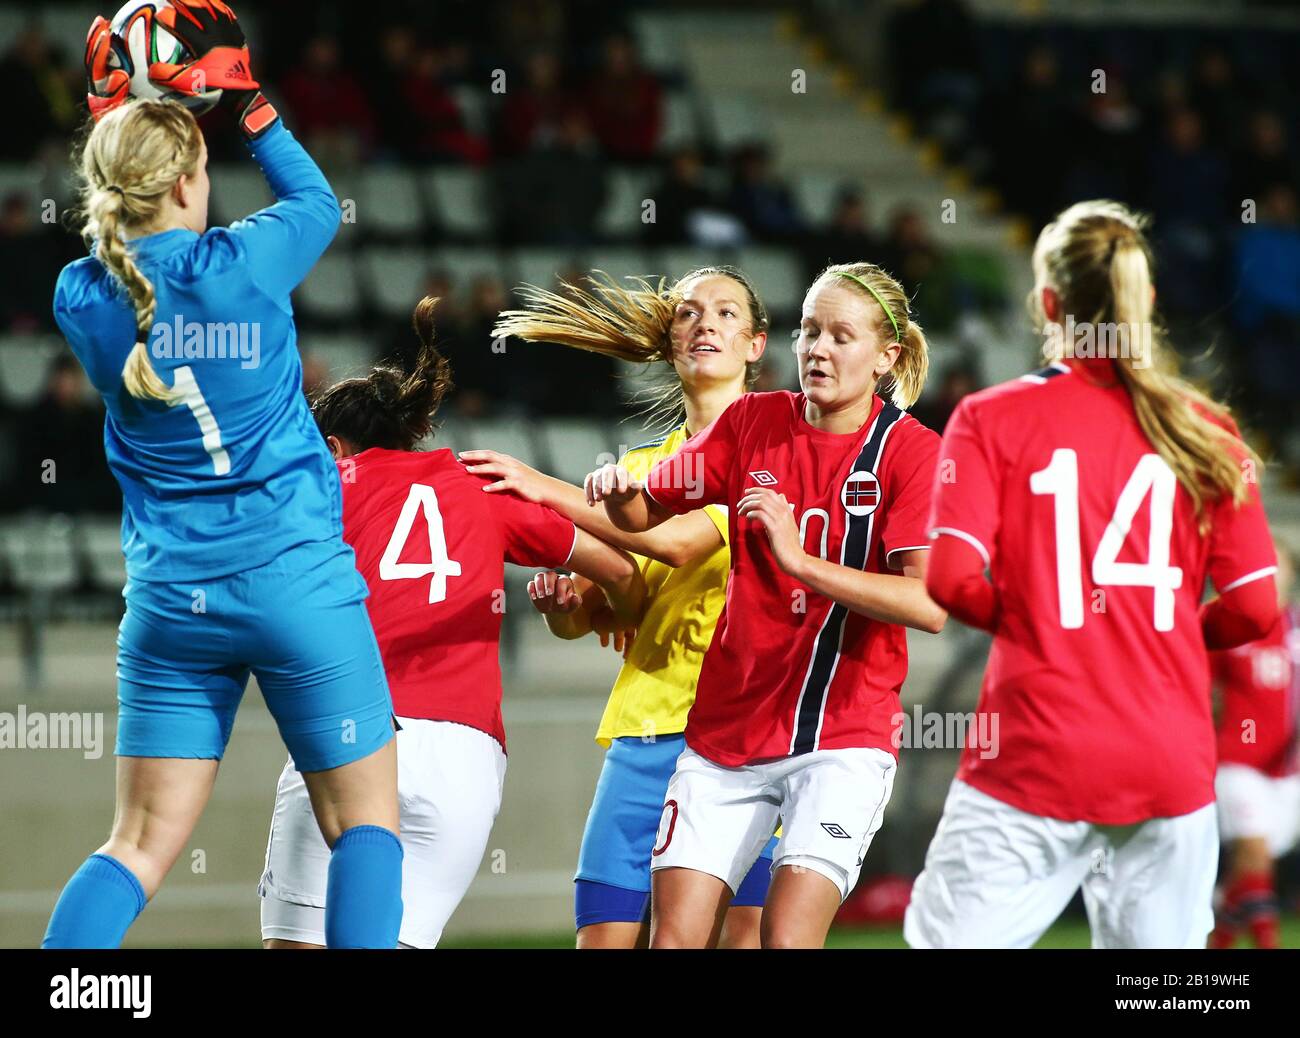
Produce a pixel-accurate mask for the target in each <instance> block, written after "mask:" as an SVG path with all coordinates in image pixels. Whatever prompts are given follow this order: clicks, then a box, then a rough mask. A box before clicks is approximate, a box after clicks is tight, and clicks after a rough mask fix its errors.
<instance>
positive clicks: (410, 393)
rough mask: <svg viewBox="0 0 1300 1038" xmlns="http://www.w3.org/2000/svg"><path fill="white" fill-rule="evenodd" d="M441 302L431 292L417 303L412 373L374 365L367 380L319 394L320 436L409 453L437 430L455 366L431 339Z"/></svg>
mask: <svg viewBox="0 0 1300 1038" xmlns="http://www.w3.org/2000/svg"><path fill="white" fill-rule="evenodd" d="M437 305H438V300H437V299H435V298H433V297H432V296H425V297H424V298H423V299H421V300H420V301H419V302H418V303H416V304H415V312H414V313H413V314H412V315H411V326H412V327H413V328H414V329H415V334H416V336H417V337H418V338H419V340H420V352H419V355H418V356H417V357H416V361H415V370H413V371H412V372H411V373H410V374H409V375H408V374H407V373H406V372H404V371H402V370H400V369H399V368H395V367H391V366H388V365H376V366H375V367H373V368H371V369H370V373H369V374H368V375H366V376H365V377H364V378H348V379H344V380H343V381H342V382H336V383H334V385H332V386H330V387H329V388H327V389H324V390H321V392H319V393H318V394H316V396H315V397H314V398H313V399H312V406H311V410H312V415H313V416H314V417H315V418H316V425H317V426H318V427H319V429H320V431H321V435H322V436H337V437H339V438H340V439H343V440H347V441H348V443H350V444H351V445H352V447H353V448H354V449H355V450H357V451H364V450H368V449H369V448H371V447H383V448H385V449H387V450H397V451H409V450H414V449H415V445H416V444H417V443H419V442H420V441H421V440H422V439H424V438H425V437H426V436H428V435H429V433H430V432H432V431H433V416H434V415H435V414H436V413H437V411H438V405H439V404H441V403H442V398H443V397H444V396H445V395H446V394H447V391H448V390H449V389H451V388H452V382H451V365H450V364H449V363H448V362H447V358H446V357H444V356H443V355H442V354H441V353H439V352H438V348H437V347H436V346H435V345H434V342H433V310H434V307H436V306H437Z"/></svg>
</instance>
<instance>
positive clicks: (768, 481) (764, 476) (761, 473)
mask: <svg viewBox="0 0 1300 1038" xmlns="http://www.w3.org/2000/svg"><path fill="white" fill-rule="evenodd" d="M749 475H750V477H751V478H752V479H753V480H754V482H755V483H757V484H758V485H759V486H760V487H774V486H776V477H775V476H774V475H772V473H770V472H768V471H767V469H759V470H758V471H757V472H751V473H750V474H749Z"/></svg>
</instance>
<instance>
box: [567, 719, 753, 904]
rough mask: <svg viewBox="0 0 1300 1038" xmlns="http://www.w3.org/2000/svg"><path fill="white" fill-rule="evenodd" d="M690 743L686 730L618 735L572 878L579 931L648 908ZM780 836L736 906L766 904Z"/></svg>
mask: <svg viewBox="0 0 1300 1038" xmlns="http://www.w3.org/2000/svg"><path fill="white" fill-rule="evenodd" d="M685 748H686V737H685V736H684V735H681V734H678V735H660V736H658V737H657V738H656V739H655V740H654V741H653V742H646V741H643V740H642V739H641V738H640V737H638V736H630V737H627V738H622V739H614V740H613V741H612V742H611V743H610V747H609V749H608V750H607V751H606V753H605V763H604V766H603V767H602V768H601V769H600V779H599V780H598V781H597V783H596V795H595V798H594V799H593V800H592V803H591V811H590V812H589V813H588V815H587V827H586V829H585V830H584V831H583V834H582V849H581V850H580V851H579V852H578V872H577V875H576V876H575V877H574V880H575V883H576V884H577V888H576V890H575V894H574V903H575V908H574V915H575V917H576V920H577V925H578V929H582V927H584V926H591V925H592V924H594V923H619V922H625V923H635V922H640V921H641V920H643V919H645V918H646V917H647V916H646V913H647V912H648V910H649V905H650V852H651V851H652V850H654V845H655V834H656V833H657V832H658V831H659V819H660V817H661V816H662V815H663V809H664V795H665V794H666V793H667V792H668V782H669V780H670V779H671V778H672V777H673V772H674V771H675V770H676V768H677V758H678V757H680V756H681V753H682V750H684V749H685ZM776 842H777V841H776V837H773V838H772V839H771V840H769V841H768V844H767V846H766V847H764V848H763V853H762V856H761V857H760V858H759V859H758V860H757V861H756V862H754V865H753V867H752V868H751V869H750V870H749V872H748V874H747V875H746V876H745V878H744V880H743V881H742V882H741V884H740V889H739V890H738V891H737V892H736V896H735V897H734V898H733V899H732V901H731V903H732V905H733V906H761V905H762V904H763V902H764V901H766V900H767V888H768V887H769V886H770V885H771V882H772V854H773V853H774V852H775V850H776Z"/></svg>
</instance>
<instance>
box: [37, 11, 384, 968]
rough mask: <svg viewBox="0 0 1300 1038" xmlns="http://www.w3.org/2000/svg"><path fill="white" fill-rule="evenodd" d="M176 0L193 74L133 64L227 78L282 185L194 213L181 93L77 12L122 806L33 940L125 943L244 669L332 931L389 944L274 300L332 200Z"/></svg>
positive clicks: (255, 143) (306, 429) (212, 33)
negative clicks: (138, 88) (295, 789)
mask: <svg viewBox="0 0 1300 1038" xmlns="http://www.w3.org/2000/svg"><path fill="white" fill-rule="evenodd" d="M172 6H173V8H175V9H176V12H175V16H174V24H169V25H168V31H171V32H173V34H174V35H175V36H177V37H178V38H179V39H180V40H181V42H182V43H183V44H184V45H185V47H186V50H187V51H188V57H190V58H192V62H193V64H194V66H195V68H196V69H201V70H202V71H203V75H202V76H198V75H186V74H185V69H186V67H185V66H176V65H170V66H166V67H154V66H151V67H150V70H149V72H150V78H151V81H155V83H156V84H162V85H163V86H165V87H166V88H167V92H168V94H169V95H170V96H172V97H179V98H180V100H181V101H185V100H187V97H186V90H187V89H190V86H188V84H197V86H194V87H193V89H195V90H199V89H202V87H203V84H204V83H222V84H223V90H224V93H223V95H222V98H221V104H222V105H223V106H227V107H229V108H230V109H231V110H232V111H233V112H234V114H235V116H236V118H237V119H238V121H239V124H240V126H241V128H242V129H243V131H244V134H245V136H246V138H247V140H248V147H249V151H250V152H251V154H252V156H253V158H254V159H255V160H256V161H257V162H258V164H259V165H260V166H261V168H262V171H263V173H264V174H265V176H266V179H267V182H268V184H269V186H270V188H271V190H272V192H273V193H274V195H275V197H276V199H277V201H276V203H275V204H274V205H272V206H270V207H269V208H266V209H263V210H261V211H260V212H257V213H254V214H253V215H252V216H250V217H248V218H247V219H244V220H240V221H238V222H236V223H235V224H233V225H232V226H230V227H216V228H212V229H208V228H207V202H208V176H207V170H206V164H207V147H206V145H205V143H204V140H203V134H202V132H201V131H200V129H199V126H198V123H197V122H196V121H195V118H194V116H193V114H191V112H190V111H189V110H188V109H187V107H186V106H185V105H184V104H182V103H178V102H177V101H176V100H131V99H129V98H128V97H127V83H126V82H125V81H124V80H123V79H122V73H121V70H120V69H118V70H110V64H111V63H110V61H109V57H108V56H109V53H110V50H111V48H112V47H113V46H114V41H113V40H112V38H111V32H110V30H109V28H108V26H107V23H105V22H104V21H103V19H99V20H97V21H96V23H95V26H94V27H92V30H91V34H90V37H89V39H88V41H87V72H88V76H89V79H90V83H91V111H92V113H93V114H94V116H95V119H96V122H95V125H94V128H93V130H92V131H91V133H90V135H89V137H88V138H87V141H86V144H85V148H84V154H83V158H82V170H81V171H82V174H83V178H84V181H85V183H84V186H83V189H82V191H83V194H82V210H83V212H84V216H85V227H84V232H85V236H86V238H87V240H88V241H89V242H93V250H92V254H91V255H90V256H87V257H86V258H84V259H81V260H78V261H76V262H74V263H71V264H69V265H68V266H67V267H66V268H65V269H64V270H63V272H62V274H61V275H60V277H59V280H58V284H57V287H56V289H55V299H54V313H55V317H56V319H57V321H58V323H59V326H60V328H61V329H62V330H63V333H64V335H65V336H66V337H67V339H68V342H69V343H70V344H71V346H72V349H73V351H74V352H75V353H76V355H77V357H78V358H79V359H80V361H81V363H82V364H83V365H84V366H85V368H86V371H87V373H88V375H89V377H90V380H91V382H92V383H93V385H94V386H95V388H96V389H97V390H98V392H99V393H100V394H101V396H102V397H103V399H104V404H105V407H106V409H107V412H108V413H107V419H106V422H105V429H104V445H105V450H106V452H107V456H108V463H109V467H110V468H111V470H112V471H113V474H114V475H115V476H116V478H117V480H118V482H119V483H120V484H121V487H122V496H123V516H122V550H123V552H124V554H125V556H126V567H127V584H126V589H125V591H124V597H125V599H126V613H125V616H124V618H123V620H122V625H121V628H120V631H119V635H118V659H117V676H118V704H119V713H118V734H117V756H118V760H117V811H116V817H115V819H114V823H113V829H112V833H111V835H110V836H109V839H108V841H107V842H106V843H105V844H103V846H101V847H100V848H99V849H98V850H97V851H96V852H95V853H94V854H92V855H91V856H90V857H89V858H87V859H86V861H85V862H84V863H83V864H82V865H81V867H80V868H79V869H78V870H77V871H76V873H75V874H74V875H73V877H72V879H71V880H70V881H69V882H68V884H67V886H66V887H64V889H63V892H62V894H61V896H60V897H59V900H58V903H57V905H56V906H55V909H54V913H53V916H52V917H51V919H50V923H49V928H48V930H47V932H46V935H45V940H44V942H43V945H44V946H45V947H51V948H69V947H81V948H88V947H116V946H117V945H119V944H120V943H121V941H122V939H123V936H124V935H125V933H126V931H127V928H128V927H129V926H130V925H131V923H132V922H133V921H134V919H135V918H136V916H137V915H139V913H140V911H141V910H142V909H143V908H144V905H145V903H146V902H147V901H148V899H149V898H150V897H152V896H153V894H154V892H155V891H157V889H158V887H159V886H160V884H161V883H162V881H163V879H164V877H165V876H166V875H167V872H168V870H169V869H170V868H171V866H172V865H173V863H174V862H175V860H176V858H177V856H178V855H179V854H180V852H181V850H182V849H183V848H184V847H185V845H186V843H187V842H188V840H189V838H190V834H191V832H192V831H193V829H194V826H195V824H196V823H197V822H198V819H199V817H200V815H201V814H202V812H203V808H204V806H205V804H206V803H207V800H208V796H209V794H210V793H211V790H212V787H213V784H214V782H215V779H216V775H217V768H218V764H219V762H220V760H221V757H222V754H223V752H224V750H225V746H226V742H227V740H228V739H229V737H230V731H231V727H232V725H233V724H234V718H235V712H236V710H237V708H238V706H239V702H240V699H241V697H242V695H243V692H244V688H245V686H246V684H247V682H248V678H249V675H250V673H251V674H255V675H256V676H257V680H258V684H259V686H260V688H261V690H262V694H263V696H264V697H265V699H266V703H267V706H268V707H269V709H270V711H271V713H272V715H273V716H274V718H275V721H276V724H277V725H278V727H279V730H280V734H281V736H282V737H283V739H284V742H285V744H286V746H287V747H288V749H289V752H290V754H291V755H292V757H293V761H294V764H295V766H296V767H297V768H298V770H299V771H301V772H302V773H303V775H304V779H305V780H306V783H307V785H308V787H309V790H310V793H311V801H312V804H313V806H314V809H315V812H316V816H317V820H318V822H319V823H320V827H321V831H322V833H323V834H324V836H325V839H326V842H327V843H328V844H329V845H330V846H331V848H332V854H331V860H330V865H329V875H328V888H327V895H326V900H327V907H326V915H325V928H326V941H327V943H328V944H329V945H330V946H332V947H388V948H392V947H395V946H396V943H397V934H398V927H399V925H400V922H401V916H402V902H401V862H402V849H401V844H400V843H399V842H398V838H397V828H398V808H397V795H396V783H397V771H396V754H395V750H394V742H393V728H392V720H391V714H392V707H391V701H390V698H389V694H388V686H387V683H386V681H385V678H384V671H383V665H382V663H381V660H380V656H379V650H378V647H377V645H376V642H375V637H374V634H373V632H372V630H371V627H370V623H369V620H368V619H367V616H366V610H365V604H364V599H365V596H366V588H365V584H364V582H363V581H362V579H361V577H360V575H359V574H358V573H357V571H356V567H355V563H354V557H353V553H352V549H351V548H349V547H348V546H347V545H346V544H345V543H344V542H343V540H342V525H341V511H342V496H341V488H340V486H339V476H338V472H337V469H336V468H335V466H334V462H333V460H332V459H331V457H330V453H329V450H328V449H327V448H326V445H325V443H324V441H323V440H322V439H321V437H320V434H319V432H318V431H317V429H316V425H315V423H314V422H313V420H312V417H311V413H310V411H309V409H308V406H307V402H306V400H305V399H304V397H303V394H302V389H301V386H302V370H301V364H300V362H299V357H298V350H297V336H296V332H295V329H294V320H293V310H292V307H291V305H290V298H289V297H290V292H291V291H292V290H293V289H294V288H295V287H296V286H297V285H298V283H299V282H300V281H302V280H303V278H305V277H306V275H307V274H308V272H309V271H310V270H311V268H312V266H313V265H314V264H315V262H316V260H317V259H318V258H319V257H320V255H321V253H323V252H324V250H325V249H326V247H327V246H328V245H329V243H330V242H331V240H332V239H333V237H334V235H335V232H336V231H337V228H338V223H339V205H338V202H337V200H336V199H335V197H334V194H333V192H332V190H331V189H330V186H329V184H328V182H327V181H326V180H325V177H324V176H323V175H322V173H321V171H320V169H319V168H318V167H317V166H316V164H315V163H314V162H313V161H312V159H311V157H310V156H309V155H308V154H307V153H306V151H304V150H303V148H302V147H301V145H299V144H298V142H297V141H296V140H295V139H294V137H293V135H292V134H291V133H290V132H289V131H288V129H286V128H285V126H284V125H283V123H282V122H281V121H280V119H279V117H278V115H277V114H276V112H275V109H274V108H273V107H272V106H271V105H270V104H269V103H268V102H267V100H266V98H265V97H264V96H263V95H262V94H261V92H260V90H259V88H258V83H257V82H256V81H255V80H253V79H252V78H251V72H250V66H249V62H248V50H247V46H246V44H245V42H244V38H243V32H242V30H240V28H239V25H238V23H237V22H236V20H235V17H234V13H233V12H232V11H230V9H229V8H228V7H227V6H226V5H225V4H223V3H221V2H220V0H188V2H187V0H172ZM169 17H170V15H169Z"/></svg>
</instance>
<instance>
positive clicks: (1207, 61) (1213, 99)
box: [1189, 44, 1248, 149]
mask: <svg viewBox="0 0 1300 1038" xmlns="http://www.w3.org/2000/svg"><path fill="white" fill-rule="evenodd" d="M1189 95H1190V100H1191V103H1192V107H1193V108H1195V109H1196V110H1197V111H1198V112H1199V113H1200V114H1201V117H1202V118H1203V120H1204V122H1205V136H1206V138H1207V139H1208V140H1209V142H1210V144H1211V145H1212V146H1213V147H1216V148H1223V149H1226V148H1227V147H1229V146H1230V145H1231V144H1232V143H1233V142H1234V141H1235V140H1236V137H1237V132H1238V130H1239V128H1240V125H1241V113H1242V111H1243V110H1244V109H1245V108H1247V107H1248V103H1247V101H1248V99H1247V97H1246V93H1245V91H1244V90H1242V88H1241V87H1240V86H1239V85H1238V82H1237V71H1236V68H1235V67H1234V66H1233V63H1232V59H1231V58H1229V57H1228V55H1227V53H1225V51H1224V50H1223V48H1222V47H1220V46H1218V45H1216V44H1209V45H1207V46H1205V47H1204V48H1203V49H1202V50H1201V52H1200V54H1199V55H1198V56H1197V58H1196V62H1195V65H1194V66H1193V70H1192V81H1191V85H1190V89H1189Z"/></svg>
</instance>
